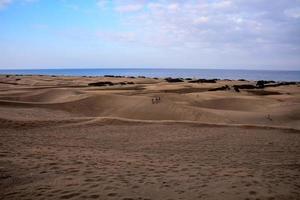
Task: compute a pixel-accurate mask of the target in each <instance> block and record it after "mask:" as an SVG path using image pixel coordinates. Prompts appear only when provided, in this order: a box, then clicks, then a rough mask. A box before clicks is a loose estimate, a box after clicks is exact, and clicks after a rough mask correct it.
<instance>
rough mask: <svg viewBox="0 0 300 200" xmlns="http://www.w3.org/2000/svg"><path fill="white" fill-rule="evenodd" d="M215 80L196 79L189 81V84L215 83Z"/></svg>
mask: <svg viewBox="0 0 300 200" xmlns="http://www.w3.org/2000/svg"><path fill="white" fill-rule="evenodd" d="M216 82H217V79H197V80H191V81H189V83H216Z"/></svg>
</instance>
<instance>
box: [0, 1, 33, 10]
mask: <svg viewBox="0 0 300 200" xmlns="http://www.w3.org/2000/svg"><path fill="white" fill-rule="evenodd" d="M37 1H39V0H0V10H2V9H4V8H6V7H8V6H9V5H10V4H12V3H15V2H20V3H34V2H37Z"/></svg>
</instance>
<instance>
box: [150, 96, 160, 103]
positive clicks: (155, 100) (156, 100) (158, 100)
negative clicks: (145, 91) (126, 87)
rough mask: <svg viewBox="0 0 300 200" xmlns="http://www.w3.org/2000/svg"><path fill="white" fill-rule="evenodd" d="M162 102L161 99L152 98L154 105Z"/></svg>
mask: <svg viewBox="0 0 300 200" xmlns="http://www.w3.org/2000/svg"><path fill="white" fill-rule="evenodd" d="M159 102H160V97H154V98H152V104H158V103H159Z"/></svg>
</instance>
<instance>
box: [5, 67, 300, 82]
mask: <svg viewBox="0 0 300 200" xmlns="http://www.w3.org/2000/svg"><path fill="white" fill-rule="evenodd" d="M0 74H2V75H6V74H8V75H48V76H75V77H83V76H92V77H103V76H105V75H111V76H124V77H129V76H136V77H138V76H145V77H150V78H155V77H157V78H166V77H172V78H193V79H199V78H204V79H230V80H238V79H245V80H253V81H258V80H274V81H300V71H271V70H233V69H154V68H151V69H134V68H131V69H125V68H123V69H121V68H120V69H104V68H102V69H96V68H95V69H25V70H22V69H18V70H0Z"/></svg>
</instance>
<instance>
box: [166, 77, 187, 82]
mask: <svg viewBox="0 0 300 200" xmlns="http://www.w3.org/2000/svg"><path fill="white" fill-rule="evenodd" d="M165 80H166V81H167V82H169V83H179V82H183V80H182V79H180V78H170V77H169V78H165Z"/></svg>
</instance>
